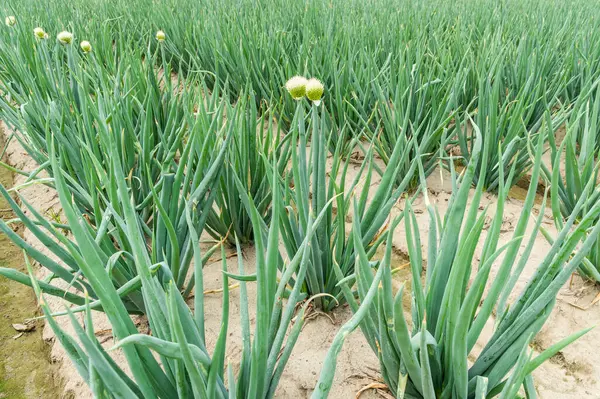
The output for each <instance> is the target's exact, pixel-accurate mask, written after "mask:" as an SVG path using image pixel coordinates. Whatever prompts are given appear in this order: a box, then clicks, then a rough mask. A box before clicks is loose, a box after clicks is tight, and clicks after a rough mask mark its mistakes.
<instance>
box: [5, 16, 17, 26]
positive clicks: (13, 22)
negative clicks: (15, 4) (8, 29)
mask: <svg viewBox="0 0 600 399" xmlns="http://www.w3.org/2000/svg"><path fill="white" fill-rule="evenodd" d="M4 23H5V24H6V26H15V25H16V24H17V19H16V18H15V16H14V15H9V16H8V17H6V18H4Z"/></svg>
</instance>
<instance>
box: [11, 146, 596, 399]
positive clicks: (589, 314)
mask: <svg viewBox="0 0 600 399" xmlns="http://www.w3.org/2000/svg"><path fill="white" fill-rule="evenodd" d="M8 157H9V160H10V162H11V164H13V165H14V166H16V167H18V168H20V169H24V170H32V169H34V168H35V164H34V163H33V161H32V160H31V159H30V158H29V157H28V156H27V154H26V153H25V151H23V149H22V148H20V146H19V145H18V144H17V143H16V142H13V143H12V144H11V145H10V147H9V151H8ZM358 168H359V166H358V165H352V167H351V168H350V169H351V170H353V171H354V173H356V171H357V170H358ZM351 177H352V176H349V178H351ZM21 181H22V180H21ZM18 183H19V179H17V181H16V184H18ZM428 183H429V199H430V201H431V202H433V203H434V204H436V205H437V206H438V208H439V210H440V213H441V214H443V213H444V212H445V209H446V207H447V202H448V199H449V197H450V191H451V190H450V186H449V184H450V179H449V176H448V175H447V174H446V173H439V172H434V173H433V174H432V176H431V177H430V178H429V179H428ZM376 185H377V181H375V182H374V183H373V186H376ZM21 194H22V195H23V196H24V197H25V198H26V199H27V200H28V201H30V202H31V203H32V204H34V206H36V207H37V208H38V209H39V210H41V211H42V212H46V213H48V212H49V211H51V210H53V211H54V212H58V211H59V207H58V199H57V196H56V193H55V192H53V191H52V190H51V189H49V188H47V187H43V186H32V187H29V188H27V189H24V190H22V191H21ZM495 201H496V198H495V197H494V196H493V195H488V194H486V195H484V198H483V200H482V204H483V205H486V204H493V203H494V202H495ZM414 208H415V211H416V213H417V218H418V223H419V228H420V231H421V234H422V237H423V244H424V247H423V252H424V253H426V247H425V246H426V240H425V237H426V232H427V231H428V226H429V221H428V216H427V213H426V212H425V206H424V201H423V198H418V199H417V200H416V201H415V203H414ZM491 209H493V208H491ZM520 209H521V202H520V201H519V200H518V199H510V200H509V201H508V203H507V205H506V209H505V215H504V226H503V234H502V238H501V239H502V241H503V242H505V241H507V240H509V239H510V237H511V231H512V228H513V227H514V225H515V224H516V221H517V219H518V217H519V215H520ZM401 211H402V204H398V205H397V206H396V208H395V209H394V212H393V214H397V213H398V212H401ZM392 216H393V215H392ZM549 216H550V215H549V213H547V215H546V219H545V221H544V227H546V228H547V229H548V230H549V231H551V232H554V227H553V223H552V220H551V218H550V217H549ZM530 228H531V226H530ZM25 238H26V239H27V240H28V241H29V242H31V243H33V245H36V246H37V247H38V248H40V249H44V248H43V246H42V245H41V244H40V243H39V242H37V241H36V239H35V237H32V236H31V234H27V233H26V234H25ZM394 246H395V247H396V249H397V252H398V253H400V254H402V253H406V241H405V236H404V233H403V230H402V229H401V228H399V229H398V230H397V232H396V235H395V237H394ZM548 248H549V245H548V244H547V242H546V241H545V239H544V238H543V237H542V236H539V237H538V238H537V240H536V243H535V248H534V250H533V253H532V256H531V258H530V260H529V262H528V264H527V266H526V269H525V271H524V273H523V276H522V278H521V280H520V281H519V282H518V284H517V287H516V292H517V293H518V291H519V289H520V288H522V287H523V286H524V285H525V283H526V281H527V278H528V277H529V276H530V275H531V274H532V272H533V270H535V266H536V265H537V264H538V263H539V261H540V260H541V259H543V257H544V254H545V253H546V251H547V250H548ZM244 256H245V264H246V266H247V267H248V269H251V267H252V265H253V263H254V252H253V249H252V248H249V249H247V250H246V251H245V253H244ZM228 262H229V265H230V266H231V267H232V268H234V270H235V269H236V268H237V266H236V264H237V263H236V262H237V259H235V257H232V258H230V259H228ZM219 269H220V262H219V261H218V260H215V262H212V263H211V264H209V265H207V267H206V278H205V281H206V289H207V290H209V289H218V288H221V280H220V279H221V273H220V270H219ZM40 273H41V271H40ZM248 290H249V297H250V298H252V297H253V291H252V290H253V287H252V284H248ZM598 292H599V291H598V289H597V288H596V287H595V286H594V285H592V284H590V283H586V282H584V281H582V280H581V279H579V278H578V277H575V278H574V279H573V281H572V283H571V284H570V285H567V286H565V287H563V289H562V290H561V292H560V295H559V298H558V301H557V305H556V308H555V310H554V312H553V314H552V316H551V319H550V321H549V322H548V323H547V324H546V326H545V327H544V329H543V331H542V332H541V333H540V334H539V335H538V336H537V337H536V339H535V345H534V346H535V349H537V350H542V349H544V348H547V347H548V346H549V345H551V344H552V343H554V342H556V341H558V340H559V339H562V338H564V337H566V336H567V335H569V334H571V333H573V332H576V331H578V330H580V329H583V328H585V327H589V326H592V325H596V324H598V322H599V321H600V311H599V309H598V306H600V305H598V304H595V305H594V306H591V307H589V308H587V309H584V308H586V307H587V305H588V304H590V303H591V301H592V300H593V299H594V298H595V297H596V295H598ZM221 300H222V297H221V294H219V293H214V294H208V296H207V299H206V312H207V313H206V316H207V317H206V321H207V341H208V345H209V347H212V345H214V341H215V339H216V336H217V333H218V327H219V323H220V317H221V310H220V309H221ZM48 301H49V303H50V305H51V307H52V308H53V309H55V310H60V309H61V308H62V307H63V306H64V304H63V303H61V300H60V299H56V298H51V297H48ZM251 306H252V305H251ZM230 312H231V313H230V329H229V342H228V357H229V358H230V359H232V362H234V363H233V365H234V367H235V366H236V365H235V360H234V359H236V358H237V354H239V352H240V338H239V337H240V326H239V323H237V322H236V320H238V319H239V293H238V292H236V290H233V291H232V292H231V296H230ZM251 316H252V315H251ZM349 317H350V312H349V310H348V308H347V307H341V308H339V309H337V310H336V311H335V312H333V314H332V315H331V318H332V320H330V319H329V318H327V317H323V316H321V317H317V318H315V319H313V320H311V321H310V322H308V323H307V324H306V326H305V327H304V331H303V333H302V334H301V336H300V339H299V341H298V343H297V345H296V347H295V349H294V353H293V355H292V357H291V359H290V362H289V363H288V366H287V368H286V371H285V373H284V376H283V378H282V380H281V383H280V385H279V389H278V391H277V397H281V398H304V397H309V395H310V393H311V391H312V389H313V387H314V385H315V383H316V381H317V378H318V375H319V372H320V368H321V365H322V362H323V359H324V357H325V354H326V353H327V350H328V348H329V345H330V343H331V342H332V340H333V337H334V336H335V334H336V332H337V330H338V329H339V327H340V326H341V325H342V324H343V322H344V321H345V320H347V319H348V318H349ZM59 322H60V324H61V326H62V327H63V328H64V329H65V330H67V331H71V326H70V325H69V323H68V321H67V320H66V319H65V318H60V319H59ZM94 322H95V328H96V330H97V331H99V332H102V331H106V329H108V328H109V327H110V326H109V325H108V323H107V320H106V318H105V317H104V316H103V315H102V314H100V313H95V315H94ZM140 328H141V329H143V328H144V327H143V323H141V326H140ZM315 337H318V339H315ZM44 338H45V339H46V340H48V341H53V339H54V338H53V334H52V332H51V331H50V329H49V327H46V328H45V331H44ZM100 339H101V341H103V345H105V346H110V345H112V343H113V342H112V337H111V336H110V332H109V333H108V334H107V333H106V332H105V333H104V334H103V335H102V338H100ZM597 342H600V330H597V329H596V330H593V331H591V332H590V333H588V334H587V335H586V336H584V337H583V338H581V339H580V340H579V341H577V342H575V343H574V344H573V345H571V346H569V347H567V348H566V349H565V350H564V351H563V352H562V353H561V354H559V355H557V356H555V357H554V358H553V359H552V360H551V361H550V362H548V363H546V364H545V365H543V366H542V367H540V369H538V371H536V372H535V377H536V383H537V387H538V391H539V396H540V397H541V398H544V399H554V398H558V399H561V398H565V399H570V398H573V399H575V398H599V397H600V393H599V392H600V390H599V387H598V386H597V382H598V381H600V363H598V362H595V361H594V360H595V358H596V357H595V347H596V343H597ZM52 356H53V359H55V360H56V361H59V362H63V363H62V366H61V367H60V371H61V374H62V376H63V379H64V381H65V388H64V394H63V397H74V398H89V397H91V395H90V393H89V390H88V389H87V387H86V386H85V385H84V384H83V382H82V380H81V379H80V377H79V376H78V375H77V373H76V371H75V369H74V368H73V366H72V365H71V364H70V362H69V360H68V359H65V353H64V351H63V349H62V348H61V347H60V345H56V344H55V345H53V348H52ZM116 360H117V361H119V362H122V361H123V359H119V358H117V359H116ZM377 370H378V361H377V358H376V356H375V355H374V354H373V353H372V351H371V349H370V348H369V346H368V344H367V343H366V341H365V339H364V338H363V337H362V335H361V333H360V331H355V332H354V333H353V334H351V335H350V336H349V338H348V339H347V341H346V343H345V345H344V348H343V351H342V353H341V355H340V358H339V363H338V370H337V373H336V379H335V382H334V389H333V390H332V392H331V395H330V397H331V398H340V399H345V398H353V397H355V395H356V393H357V392H358V391H359V390H360V389H361V388H362V387H363V386H365V385H367V384H369V383H371V382H374V381H377V379H379V378H380V376H379V372H378V371H377ZM361 397H362V398H375V397H381V395H379V394H378V393H376V392H375V391H369V392H367V393H365V394H363V395H362V396H361Z"/></svg>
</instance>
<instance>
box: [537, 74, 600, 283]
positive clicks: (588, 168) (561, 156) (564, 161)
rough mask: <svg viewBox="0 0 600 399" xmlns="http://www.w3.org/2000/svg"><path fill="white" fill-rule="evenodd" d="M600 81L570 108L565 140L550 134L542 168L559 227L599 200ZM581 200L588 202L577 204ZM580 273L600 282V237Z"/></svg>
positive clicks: (580, 268)
mask: <svg viewBox="0 0 600 399" xmlns="http://www.w3.org/2000/svg"><path fill="white" fill-rule="evenodd" d="M598 83H599V81H595V82H589V83H588V84H587V85H586V86H585V88H584V92H583V93H582V95H581V96H580V97H579V98H578V99H577V101H576V102H575V104H574V106H573V109H572V110H570V116H569V118H568V119H567V121H566V122H565V124H564V127H565V136H564V138H563V139H562V142H561V143H560V144H558V143H557V141H556V138H555V137H554V135H553V134H549V140H548V143H549V146H550V162H551V164H550V165H544V164H542V170H543V172H544V178H545V180H546V182H547V183H548V184H549V186H550V192H551V198H552V213H553V216H554V221H555V225H556V227H557V229H559V230H560V229H562V228H563V227H564V225H565V221H566V220H568V219H569V218H570V217H571V216H575V217H576V220H577V221H579V220H580V219H582V218H583V217H584V216H585V215H586V214H587V213H588V212H589V210H590V208H593V207H594V205H595V204H596V203H598V202H599V201H600V190H599V189H598V187H597V185H598V177H599V174H598V162H599V161H600V153H599V148H600V134H599V132H600V125H599V122H600V96H599V95H598V89H597V86H598ZM549 123H550V122H549ZM551 132H552V130H550V133H551ZM563 168H564V170H563ZM590 186H591V187H590ZM580 201H585V203H584V205H583V206H580V207H578V204H579V202H580ZM543 232H544V234H545V235H546V237H547V238H548V240H549V241H550V242H553V241H554V238H553V237H551V236H550V234H549V233H548V232H547V231H545V230H543ZM579 274H581V275H582V276H583V277H584V278H587V279H590V280H592V281H596V282H600V240H598V241H597V242H596V244H595V245H594V246H593V247H592V248H591V250H590V253H589V254H588V256H586V257H585V258H584V259H583V261H582V263H581V266H580V267H579Z"/></svg>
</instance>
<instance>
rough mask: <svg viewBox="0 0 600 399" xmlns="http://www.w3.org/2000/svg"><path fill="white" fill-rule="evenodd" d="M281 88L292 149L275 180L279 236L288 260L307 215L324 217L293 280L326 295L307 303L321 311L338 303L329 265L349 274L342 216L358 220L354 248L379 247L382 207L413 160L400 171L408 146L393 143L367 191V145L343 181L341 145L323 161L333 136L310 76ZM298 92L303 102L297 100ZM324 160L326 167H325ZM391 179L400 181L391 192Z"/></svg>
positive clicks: (385, 211) (370, 169)
mask: <svg viewBox="0 0 600 399" xmlns="http://www.w3.org/2000/svg"><path fill="white" fill-rule="evenodd" d="M311 82H313V83H312V84H311ZM287 88H288V90H289V91H290V94H291V95H292V96H293V97H294V98H295V99H296V100H297V107H296V114H295V116H294V120H293V122H292V127H291V131H290V132H289V133H288V136H287V140H291V142H292V145H293V147H294V148H293V149H292V150H291V152H292V154H291V171H290V172H289V173H287V174H286V176H285V178H284V179H283V186H284V198H285V202H286V204H287V212H286V213H284V214H282V215H281V217H280V219H279V222H280V223H281V235H282V240H283V244H284V246H285V249H286V251H287V253H288V256H289V257H293V256H294V255H295V254H296V253H297V251H298V248H299V245H300V244H301V243H302V242H303V240H304V237H305V235H306V231H307V230H308V224H307V223H308V221H309V220H310V216H311V215H314V214H319V213H321V212H323V211H324V212H326V214H325V222H324V223H323V224H321V225H320V226H319V227H318V228H317V231H316V233H315V235H314V237H313V239H312V241H311V247H310V267H309V269H308V271H307V275H306V280H305V281H303V280H298V284H303V286H304V288H303V289H304V290H305V291H306V292H307V293H308V295H316V294H328V296H324V297H320V298H318V299H316V301H315V303H316V304H317V306H318V307H319V308H321V309H324V310H326V311H329V310H331V309H332V308H333V307H334V306H336V304H337V303H338V302H339V301H341V300H343V296H342V293H341V291H340V288H339V286H338V285H337V284H338V281H339V277H338V276H337V275H336V273H335V268H334V266H335V265H338V267H339V268H340V269H341V271H342V277H346V276H348V275H350V274H352V273H353V271H354V256H355V251H356V249H355V245H356V243H355V242H354V241H352V240H348V238H347V237H348V236H347V234H346V218H348V217H360V218H361V219H362V220H363V224H362V226H361V229H362V231H361V235H362V237H363V241H362V243H361V246H364V249H365V250H366V251H367V252H368V253H369V254H370V256H372V255H373V254H374V253H375V252H376V250H377V248H378V247H379V244H380V243H381V240H382V238H381V237H382V235H381V231H382V230H383V229H384V228H385V226H386V222H387V221H388V217H389V212H390V209H391V208H392V207H393V206H394V204H395V203H396V201H397V200H398V198H400V196H401V195H402V193H403V192H404V190H405V189H406V187H407V185H408V184H409V182H410V181H411V178H412V175H413V173H414V171H415V169H416V163H413V165H412V167H411V168H409V169H408V170H405V169H402V167H401V165H403V164H404V163H405V161H406V159H407V157H408V156H409V154H410V153H412V151H413V148H412V146H413V144H414V141H412V140H411V141H409V142H408V143H406V144H405V143H401V142H399V143H398V144H397V145H396V146H395V148H394V152H393V153H392V155H391V158H390V163H389V165H391V166H390V167H388V168H387V169H386V171H385V172H384V173H383V175H382V176H381V180H380V182H379V184H378V187H377V188H376V189H375V190H374V192H373V191H372V188H371V183H372V182H373V178H374V164H373V149H372V148H373V147H371V149H370V150H369V151H368V152H367V153H366V159H365V160H364V162H363V163H362V165H361V166H360V171H359V173H358V174H357V175H356V176H355V177H354V178H352V179H351V180H350V182H349V183H348V182H347V178H348V167H349V163H347V162H343V154H342V152H343V151H342V149H343V148H344V145H345V144H344V140H338V145H337V146H336V147H335V151H334V152H333V153H332V154H331V157H329V156H328V154H329V151H328V148H329V143H330V142H331V141H332V136H334V135H336V134H339V132H338V131H337V130H327V129H326V128H325V126H326V125H325V123H324V118H323V113H324V112H325V110H324V109H325V107H326V101H323V99H322V96H323V93H324V88H323V86H322V84H320V82H318V81H314V80H312V79H311V80H302V79H299V78H293V79H291V80H290V81H289V82H288V84H287ZM303 92H304V93H305V95H306V96H307V98H308V100H309V102H308V104H307V101H306V100H304V98H303V97H301V96H300V94H301V93H303ZM321 102H323V103H321ZM307 105H308V107H309V113H308V119H309V120H308V121H307V118H306V108H307ZM307 126H308V127H307ZM354 140H356V139H354ZM329 162H331V167H329V168H328V167H327V164H328V163H329ZM401 172H402V173H404V174H401ZM397 181H400V184H399V185H398V186H397V187H396V186H395V183H396V182H397ZM278 184H279V182H278ZM370 194H371V195H370ZM355 197H356V198H357V200H358V207H357V209H356V213H355V214H352V213H351V205H350V204H351V201H352V199H353V198H355ZM330 201H334V205H335V207H336V208H335V211H334V209H327V208H326V204H328V203H329V202H330ZM332 297H333V298H332Z"/></svg>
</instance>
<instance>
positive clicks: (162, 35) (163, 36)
mask: <svg viewBox="0 0 600 399" xmlns="http://www.w3.org/2000/svg"><path fill="white" fill-rule="evenodd" d="M166 38H167V35H166V34H165V32H163V31H162V30H159V31H158V32H156V40H158V41H159V42H164V41H165V39H166Z"/></svg>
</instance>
